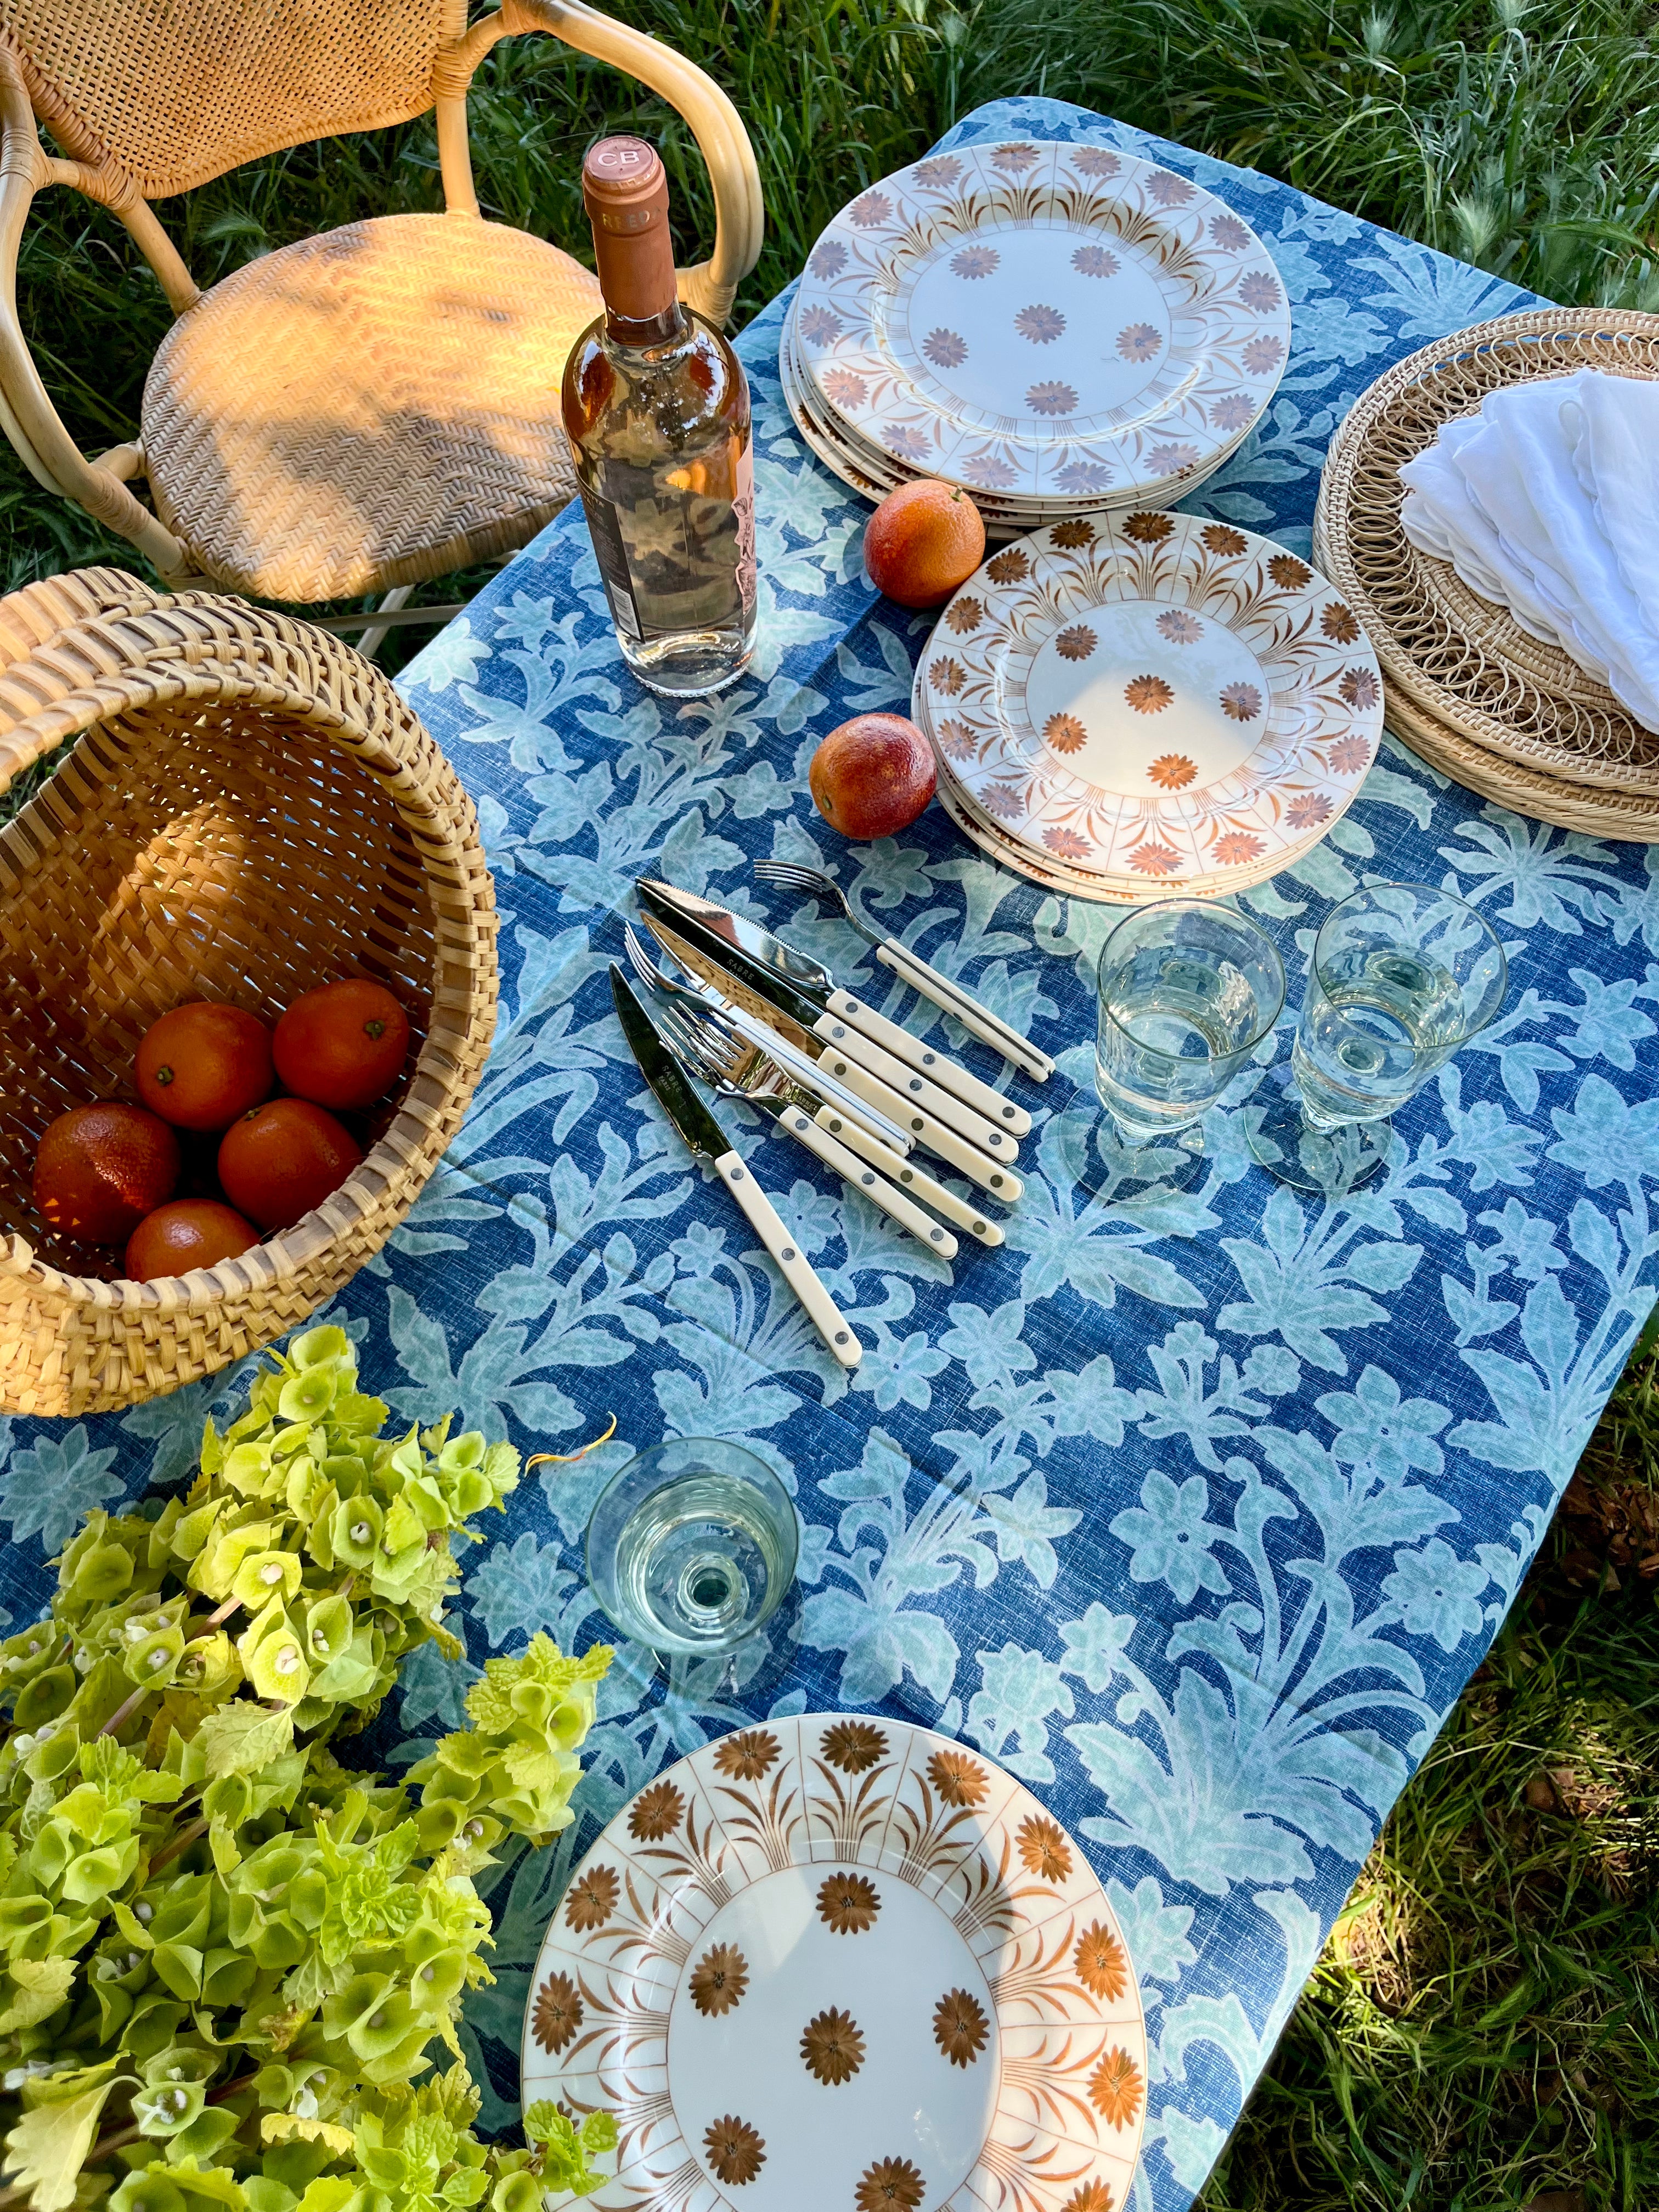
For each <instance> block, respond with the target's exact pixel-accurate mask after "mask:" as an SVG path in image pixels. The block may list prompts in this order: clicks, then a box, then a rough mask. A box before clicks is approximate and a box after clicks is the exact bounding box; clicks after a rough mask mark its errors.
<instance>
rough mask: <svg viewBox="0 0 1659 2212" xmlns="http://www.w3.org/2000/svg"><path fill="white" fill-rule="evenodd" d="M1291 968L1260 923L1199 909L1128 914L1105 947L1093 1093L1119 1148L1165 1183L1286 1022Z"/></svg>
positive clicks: (1193, 902)
mask: <svg viewBox="0 0 1659 2212" xmlns="http://www.w3.org/2000/svg"><path fill="white" fill-rule="evenodd" d="M1284 1003H1285V969H1284V964H1283V963H1282V962H1281V961H1280V959H1279V952H1278V949H1277V947H1276V946H1275V945H1274V944H1273V939H1272V938H1271V937H1269V936H1268V934H1267V931H1266V930H1265V929H1263V928H1262V927H1261V924H1260V923H1259V922H1255V921H1251V920H1250V919H1249V916H1248V915H1243V914H1236V913H1234V911H1233V910H1232V908H1231V907H1226V906H1214V905H1211V904H1208V903H1207V902H1206V901H1204V900H1202V899H1169V900H1165V901H1163V902H1160V903H1159V904H1158V905H1156V906H1146V907H1137V908H1135V909H1134V911H1133V913H1131V914H1128V915H1125V916H1124V918H1123V920H1122V921H1120V922H1119V923H1118V925H1117V927H1115V929H1114V930H1113V931H1112V933H1111V934H1110V936H1109V937H1108V939H1106V942H1105V944H1104V945H1103V946H1102V947H1101V952H1100V1033H1099V1042H1098V1045H1097V1048H1096V1054H1095V1088H1096V1090H1097V1091H1098V1092H1099V1094H1100V1101H1101V1103H1102V1105H1103V1106H1104V1107H1105V1109H1106V1110H1107V1112H1108V1114H1109V1115H1110V1116H1111V1120H1112V1125H1113V1127H1114V1129H1115V1132H1116V1134H1117V1138H1118V1140H1119V1142H1120V1144H1121V1146H1123V1147H1124V1148H1125V1149H1126V1151H1127V1152H1129V1154H1130V1155H1131V1158H1132V1159H1133V1157H1134V1156H1136V1155H1140V1156H1142V1157H1143V1158H1144V1161H1145V1168H1144V1176H1145V1180H1146V1181H1148V1182H1168V1181H1170V1180H1171V1179H1172V1172H1174V1173H1178V1172H1179V1170H1180V1168H1181V1166H1182V1164H1183V1163H1190V1161H1191V1160H1192V1159H1193V1158H1194V1156H1196V1155H1197V1154H1199V1153H1200V1152H1202V1150H1203V1139H1202V1137H1201V1135H1200V1127H1199V1125H1200V1122H1201V1121H1203V1118H1204V1116H1205V1115H1206V1113H1207V1112H1208V1110H1209V1109H1210V1108H1211V1107H1212V1106H1213V1105H1214V1104H1215V1103H1216V1101H1217V1099H1218V1098H1219V1097H1220V1096H1221V1094H1222V1092H1223V1091H1225V1089H1226V1087H1227V1085H1228V1084H1229V1083H1230V1082H1231V1080H1232V1079H1233V1077H1234V1076H1235V1075H1236V1074H1237V1073H1238V1071H1239V1070H1240V1068H1242V1067H1243V1066H1244V1065H1245V1063H1246V1062H1247V1061H1248V1060H1249V1056H1250V1054H1252V1053H1253V1052H1254V1051H1255V1048H1256V1047H1257V1046H1258V1045H1259V1044H1260V1043H1261V1040H1262V1038H1263V1037H1265V1036H1267V1033H1268V1031H1269V1030H1271V1029H1272V1028H1273V1024H1274V1022H1275V1021H1277V1020H1278V1018H1279V1008H1280V1007H1281V1006H1283V1005H1284Z"/></svg>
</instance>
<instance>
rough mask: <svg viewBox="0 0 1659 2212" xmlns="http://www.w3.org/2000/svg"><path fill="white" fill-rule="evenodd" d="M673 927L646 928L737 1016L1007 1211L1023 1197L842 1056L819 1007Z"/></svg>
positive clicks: (962, 1142)
mask: <svg viewBox="0 0 1659 2212" xmlns="http://www.w3.org/2000/svg"><path fill="white" fill-rule="evenodd" d="M675 920H676V922H677V923H678V927H675V926H674V925H672V924H670V923H668V922H665V921H663V920H662V919H661V917H660V915H657V914H653V913H649V912H647V915H646V916H645V926H646V927H647V929H648V930H649V931H650V932H651V934H652V935H653V937H654V938H655V939H657V941H658V943H659V945H662V946H664V947H665V950H666V951H668V952H670V953H671V954H672V956H673V957H674V958H675V959H676V960H678V962H679V963H680V964H681V966H682V967H684V969H687V970H688V972H689V973H690V974H691V975H695V976H696V977H697V978H698V980H699V981H702V982H704V983H707V984H708V985H710V986H711V987H712V988H714V990H716V991H717V992H719V993H720V994H721V996H722V997H724V998H725V999H726V1000H728V1001H729V1003H730V1004H731V1005H732V1006H735V1007H737V1008H738V1011H739V1012H743V1013H746V1014H750V1015H758V1016H759V1018H761V1019H762V1020H763V1021H766V1022H769V1023H772V1024H776V1025H777V1026H778V1028H779V1030H780V1033H781V1035H782V1036H784V1037H786V1038H787V1039H789V1040H790V1041H792V1042H797V1043H800V1042H802V1041H804V1042H805V1049H807V1050H808V1051H813V1050H816V1053H817V1067H818V1069H819V1070H820V1071H821V1073H823V1074H826V1075H829V1076H831V1077H833V1078H835V1079H836V1081H837V1082H838V1083H840V1084H842V1085H844V1086H845V1088H846V1089H847V1090H848V1091H852V1092H854V1094H855V1095H856V1097H859V1098H860V1099H862V1100H863V1101H865V1102H866V1104H868V1105H870V1106H872V1107H874V1108H875V1109H876V1110H877V1111H878V1113H880V1114H884V1115H887V1116H888V1117H889V1119H890V1120H892V1121H897V1122H898V1123H899V1124H900V1126H901V1127H902V1129H903V1131H904V1133H905V1134H906V1136H907V1137H910V1138H914V1139H915V1141H916V1142H917V1143H918V1144H921V1145H925V1146H927V1150H928V1151H929V1152H935V1153H937V1154H938V1156H939V1158H940V1159H942V1160H948V1161H949V1162H950V1164H951V1166H952V1167H953V1168H956V1169H957V1170H959V1171H960V1172H961V1173H962V1174H963V1175H965V1176H967V1177H968V1179H969V1182H976V1183H978V1184H979V1186H980V1188H981V1189H983V1190H988V1191H991V1192H994V1194H995V1195H996V1196H997V1197H998V1198H1000V1199H1001V1200H1004V1201H1005V1202H1006V1204H1008V1205H1012V1204H1013V1203H1014V1201H1015V1200H1017V1199H1018V1198H1020V1197H1021V1196H1022V1195H1023V1194H1024V1188H1025V1187H1024V1184H1023V1183H1022V1182H1021V1181H1020V1179H1019V1177H1018V1176H1017V1175H1016V1174H1015V1173H1014V1171H1013V1170H1012V1168H1011V1167H1005V1166H1004V1165H1003V1164H1001V1163H1000V1161H998V1160H996V1159H994V1158H992V1157H991V1155H990V1154H989V1153H988V1152H981V1151H979V1150H978V1148H977V1147H976V1146H973V1145H970V1144H969V1142H968V1141H967V1139H965V1138H963V1137H961V1136H958V1135H957V1132H956V1131H955V1130H954V1129H951V1128H947V1127H945V1124H944V1122H942V1121H935V1120H934V1119H933V1115H931V1114H929V1113H928V1112H927V1111H926V1109H924V1108H923V1107H921V1105H919V1104H918V1103H917V1102H916V1101H915V1099H914V1098H912V1097H908V1096H906V1095H902V1094H901V1093H900V1092H898V1091H894V1090H893V1089H892V1088H891V1087H890V1085H888V1084H886V1083H884V1082H883V1081H882V1079H881V1078H880V1077H879V1076H878V1075H875V1074H873V1073H872V1072H871V1071H870V1069H869V1068H867V1067H866V1066H864V1064H863V1063H862V1062H861V1061H860V1060H854V1059H853V1058H852V1056H851V1055H850V1054H848V1053H846V1052H844V1051H843V1049H842V1046H841V1044H840V1043H839V1042H836V1041H834V1040H832V1039H831V1038H830V1037H829V1036H828V1035H827V1034H826V1032H827V1031H829V1030H833V1029H834V1028H836V1026H838V1025H837V1024H835V1023H834V1022H833V1021H832V1020H831V1018H829V1016H827V1015H825V1014H823V1013H822V1012H820V1011H819V1008H818V1006H817V1002H816V1001H815V1000H811V999H809V998H807V997H805V995H804V994H801V993H800V992H799V991H797V990H795V989H794V988H793V986H792V985H790V984H788V983H786V982H785V981H784V980H783V978H782V977H781V975H775V974H774V973H773V972H772V971H770V970H769V969H756V968H753V967H751V966H750V965H749V964H748V963H745V966H744V972H743V973H742V974H741V975H739V974H737V973H735V972H734V971H733V969H732V966H731V965H730V964H729V962H728V956H729V955H730V953H731V947H730V945H727V944H726V940H725V939H722V938H719V937H710V936H709V935H708V933H706V932H705V931H704V930H703V929H702V925H701V924H700V923H698V922H696V921H692V920H691V918H690V916H689V915H677V916H676V918H675ZM820 1025H821V1026H820Z"/></svg>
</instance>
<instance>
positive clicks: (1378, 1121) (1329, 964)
mask: <svg viewBox="0 0 1659 2212" xmlns="http://www.w3.org/2000/svg"><path fill="white" fill-rule="evenodd" d="M1508 987H1509V963H1507V961H1506V960H1505V959H1504V948H1503V946H1502V945H1500V944H1499V943H1498V939H1497V937H1496V936H1495V935H1494V933H1493V932H1492V927H1491V925H1490V924H1489V923H1488V922H1487V921H1486V918H1485V917H1484V915H1479V914H1477V913H1476V912H1475V910H1474V908H1473V907H1471V906H1467V905H1465V903H1464V902H1463V901H1462V899H1457V898H1453V897H1452V896H1450V895H1449V893H1448V892H1446V891H1441V890H1435V889H1434V888H1433V886H1432V885H1431V884H1371V885H1370V887H1369V889H1367V890H1359V891H1355V892H1354V894H1353V895H1352V897H1351V898H1346V899H1344V900H1343V901H1342V903H1341V904H1340V906H1338V907H1335V908H1333V909H1332V911H1331V912H1330V913H1329V914H1328V915H1327V916H1326V918H1325V922H1324V926H1323V927H1322V929H1321V930H1320V932H1319V935H1318V937H1317V938H1316V940H1315V943H1314V951H1313V960H1312V963H1311V964H1310V969H1309V973H1308V994H1307V997H1306V998H1305V999H1304V1001H1303V1006H1302V1017H1301V1019H1300V1020H1299V1022H1298V1023H1297V1031H1296V1043H1295V1046H1294V1048H1293V1049H1292V1051H1291V1063H1290V1068H1289V1072H1288V1078H1287V1077H1286V1076H1285V1075H1284V1074H1283V1073H1280V1072H1279V1071H1278V1070H1275V1071H1274V1073H1273V1076H1271V1077H1270V1078H1269V1079H1268V1083H1267V1085H1265V1086H1264V1089H1265V1090H1266V1092H1267V1103H1266V1105H1265V1106H1262V1105H1260V1104H1258V1103H1255V1102H1253V1103H1252V1107H1251V1112H1250V1121H1251V1124H1252V1127H1251V1134H1250V1150H1251V1152H1252V1153H1253V1154H1254V1155H1255V1158H1256V1159H1257V1160H1258V1161H1259V1162H1260V1163H1261V1165H1262V1166H1263V1167H1265V1168H1267V1170H1269V1172H1270V1173H1272V1174H1273V1175H1275V1176H1278V1177H1279V1179H1280V1181H1281V1182H1288V1183H1291V1184H1293V1185H1294V1186H1295V1187H1296V1188H1297V1189H1298V1190H1316V1191H1322V1192H1324V1193H1325V1194H1327V1195H1328V1196H1331V1195H1339V1196H1340V1194H1343V1193H1345V1192H1346V1191H1349V1190H1352V1189H1353V1188H1355V1186H1356V1185H1358V1184H1359V1183H1361V1182H1364V1181H1365V1179H1366V1177H1367V1176H1370V1175H1372V1174H1374V1173H1375V1172H1376V1169H1377V1168H1378V1166H1379V1165H1380V1164H1382V1161H1383V1158H1384V1157H1385V1156H1386V1153H1387V1151H1388V1144H1389V1115H1390V1113H1391V1112H1392V1111H1393V1109H1395V1107H1396V1106H1403V1105H1404V1104H1405V1103H1406V1101H1407V1099H1408V1098H1410V1097H1412V1096H1413V1094H1414V1093H1415V1092H1416V1091H1419V1090H1420V1089H1421V1088H1422V1086H1423V1085H1424V1084H1425V1083H1426V1082H1427V1081H1428V1079H1429V1078H1430V1077H1431V1075H1433V1074H1434V1073H1437V1070H1439V1069H1440V1068H1442V1067H1443V1066H1445V1064H1446V1062H1447V1061H1448V1060H1449V1059H1450V1058H1451V1057H1452V1055H1453V1054H1454V1053H1455V1052H1457V1051H1458V1050H1459V1049H1460V1048H1462V1046H1464V1045H1466V1044H1467V1043H1468V1042H1469V1040H1470V1038H1471V1037H1474V1036H1478V1035H1479V1034H1480V1031H1481V1030H1483V1029H1485V1028H1486V1025H1487V1024H1488V1023H1489V1022H1491V1021H1492V1020H1493V1019H1494V1018H1495V1017H1496V1015H1497V1014H1498V1010H1499V1009H1500V1008H1501V1006H1503V1003H1504V993H1505V991H1506V990H1507V989H1508Z"/></svg>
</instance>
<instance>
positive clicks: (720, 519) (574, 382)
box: [562, 137, 755, 698]
mask: <svg viewBox="0 0 1659 2212" xmlns="http://www.w3.org/2000/svg"><path fill="white" fill-rule="evenodd" d="M582 197H583V200H584V202H585V204H586V208H587V212H588V216H589V219H590V220H591V222H592V226H593V252H594V258H595V259H596V261H597V263H598V266H599V288H600V289H601V291H602V292H603V293H604V295H605V313H604V314H603V315H601V316H600V317H599V319H598V320H597V321H596V322H594V323H592V324H591V325H589V327H588V328H587V329H586V331H583V333H582V335H581V337H580V338H578V339H577V341H576V343H575V345H574V347H573V348H572V349H571V355H570V359H569V361H568V363H567V364H566V367H565V372H564V390H563V393H562V404H563V409H564V427H565V430H566V432H567V434H568V437H569V440H570V447H571V452H572V454H573V456H574V460H575V465H576V481H577V483H578V484H579V485H580V489H581V495H582V505H583V507H585V508H586V513H587V527H588V530H589V532H590V533H591V534H592V540H593V551H594V554H595V556H596V557H597V559H598V561H599V574H600V575H601V576H602V577H603V578H604V580H605V592H606V595H607V597H608V598H609V599H610V602H611V615H612V617H614V619H615V621H616V624H617V637H618V639H619V641H620V642H621V645H622V650H623V659H624V660H626V661H627V663H628V665H629V667H630V668H631V669H632V670H633V671H634V673H635V676H637V677H638V678H639V679H640V681H641V684H648V685H649V687H650V688H651V690H653V691H663V692H669V693H671V694H673V695H675V696H678V697H682V698H684V697H695V696H697V695H698V694H699V693H702V692H708V691H718V690H720V688H721V687H722V685H724V684H730V683H731V682H732V679H733V678H735V677H738V676H739V675H741V674H742V672H743V671H744V669H745V668H746V667H747V666H748V665H749V660H750V655H751V654H752V653H753V652H754V649H755V495H754V472H753V460H752V457H751V453H750V412H749V386H748V385H747V383H746V382H745V381H744V374H743V369H742V368H741V366H740V365H739V363H738V358H737V356H736V355H735V354H734V353H733V352H732V349H731V347H730V346H729V345H728V344H727V343H726V340H725V339H724V338H723V337H721V336H720V332H719V331H717V330H715V329H714V327H713V325H711V324H708V323H707V322H705V321H704V320H703V319H702V316H700V315H698V314H696V313H693V312H692V310H691V309H690V308H689V307H685V306H684V305H683V304H682V303H681V301H679V299H678V296H677V295H676V290H675V282H674V250H673V246H672V244H671V240H670V238H669V234H668V179H667V177H666V175H665V173H664V170H663V165H662V162H661V160H660V159H659V156H658V154H657V150H656V149H655V148H654V147H653V146H648V145H647V144H646V143H645V141H644V140H643V139H640V138H620V137H618V138H604V139H601V140H600V141H599V144H598V145H597V146H595V147H594V148H593V149H592V151H591V152H590V153H589V155H588V156H587V159H586V161H584V162H583V164H582Z"/></svg>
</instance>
